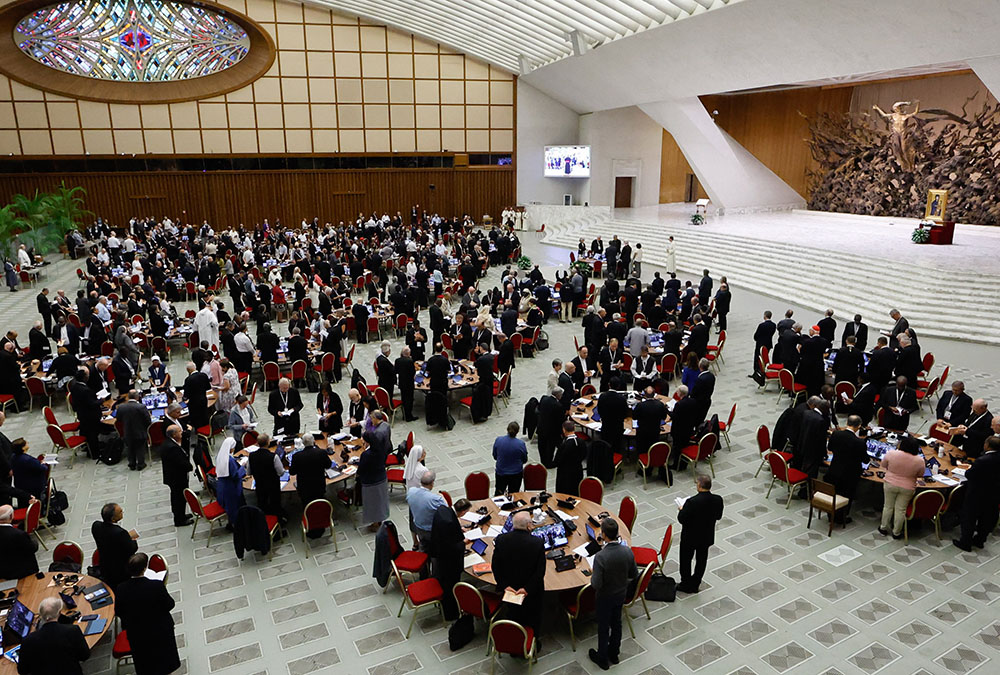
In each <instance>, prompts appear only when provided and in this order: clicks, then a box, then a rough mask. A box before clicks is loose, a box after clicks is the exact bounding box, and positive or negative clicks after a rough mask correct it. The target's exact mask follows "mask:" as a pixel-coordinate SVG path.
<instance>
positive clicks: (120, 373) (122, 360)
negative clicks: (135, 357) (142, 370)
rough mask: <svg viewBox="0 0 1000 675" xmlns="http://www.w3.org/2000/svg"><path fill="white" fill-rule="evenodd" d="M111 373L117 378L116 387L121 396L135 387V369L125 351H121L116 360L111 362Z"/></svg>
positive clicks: (116, 355)
mask: <svg viewBox="0 0 1000 675" xmlns="http://www.w3.org/2000/svg"><path fill="white" fill-rule="evenodd" d="M111 372H112V373H113V374H114V376H115V387H117V388H118V393H119V394H124V393H126V392H127V391H129V390H130V389H132V387H133V386H135V380H136V372H135V368H133V367H132V362H131V361H129V358H128V352H127V351H126V350H125V349H119V350H118V353H117V354H115V358H113V359H112V360H111Z"/></svg>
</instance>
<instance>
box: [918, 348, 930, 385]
mask: <svg viewBox="0 0 1000 675" xmlns="http://www.w3.org/2000/svg"><path fill="white" fill-rule="evenodd" d="M933 367H934V352H927V353H925V354H924V358H923V361H922V362H921V370H920V374H921V375H928V374H929V373H930V372H931V368H933ZM917 384H918V385H919V384H920V381H919V380H918V381H917ZM925 386H926V385H925Z"/></svg>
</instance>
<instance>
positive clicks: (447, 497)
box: [441, 490, 451, 506]
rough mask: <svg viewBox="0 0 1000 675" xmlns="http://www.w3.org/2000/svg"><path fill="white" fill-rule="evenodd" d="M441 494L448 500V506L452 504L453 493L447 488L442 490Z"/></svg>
mask: <svg viewBox="0 0 1000 675" xmlns="http://www.w3.org/2000/svg"><path fill="white" fill-rule="evenodd" d="M441 496H442V497H444V500H445V501H446V502H448V506H451V493H450V492H448V491H447V490H441Z"/></svg>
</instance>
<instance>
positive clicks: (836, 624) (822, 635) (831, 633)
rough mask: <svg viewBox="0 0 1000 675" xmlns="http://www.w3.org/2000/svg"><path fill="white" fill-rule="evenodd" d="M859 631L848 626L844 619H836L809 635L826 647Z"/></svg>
mask: <svg viewBox="0 0 1000 675" xmlns="http://www.w3.org/2000/svg"><path fill="white" fill-rule="evenodd" d="M857 632H858V631H857V630H855V629H854V628H852V627H851V626H848V625H847V624H846V623H844V622H843V621H840V620H839V619H834V620H833V621H831V622H830V623H827V624H823V625H822V626H820V627H819V628H817V629H816V630H814V631H811V632H810V633H809V637H811V638H812V639H813V640H815V641H816V642H818V643H820V644H821V645H823V646H824V647H833V646H835V645H837V644H839V643H841V642H843V641H844V640H846V639H847V638H849V637H851V636H852V635H854V634H856V633H857Z"/></svg>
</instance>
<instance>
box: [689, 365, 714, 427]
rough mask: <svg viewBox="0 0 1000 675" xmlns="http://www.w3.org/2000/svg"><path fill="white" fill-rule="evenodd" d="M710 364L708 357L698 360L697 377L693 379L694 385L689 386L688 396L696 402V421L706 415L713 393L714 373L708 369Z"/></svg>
mask: <svg viewBox="0 0 1000 675" xmlns="http://www.w3.org/2000/svg"><path fill="white" fill-rule="evenodd" d="M710 365H711V362H709V360H708V359H702V360H701V361H699V362H698V370H700V371H701V372H699V373H698V377H697V379H695V381H694V386H693V387H691V393H690V396H691V398H693V399H694V400H695V401H697V402H698V405H699V406H700V407H699V410H698V415H699V418H698V423H699V424H701V422H702V421H703V420H704V419H705V418H706V417H708V410H709V408H710V407H711V406H712V394H714V393H715V375H713V374H712V372H711V371H710V370H709V369H708V368H709V366H710Z"/></svg>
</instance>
